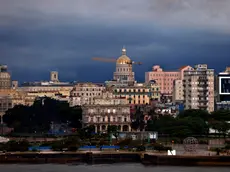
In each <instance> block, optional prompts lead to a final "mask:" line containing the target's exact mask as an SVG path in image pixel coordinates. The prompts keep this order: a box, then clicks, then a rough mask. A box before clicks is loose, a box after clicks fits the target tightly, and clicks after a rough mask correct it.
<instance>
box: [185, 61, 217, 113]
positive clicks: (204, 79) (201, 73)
mask: <svg viewBox="0 0 230 172" xmlns="http://www.w3.org/2000/svg"><path fill="white" fill-rule="evenodd" d="M183 88H184V102H185V109H202V110H207V111H208V112H213V111H214V69H208V67H207V65H206V64H199V65H196V66H195V68H194V69H190V70H186V71H184V79H183Z"/></svg>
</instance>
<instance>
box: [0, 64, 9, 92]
mask: <svg viewBox="0 0 230 172" xmlns="http://www.w3.org/2000/svg"><path fill="white" fill-rule="evenodd" d="M10 88H11V76H10V73H9V72H8V70H7V66H6V65H0V89H10Z"/></svg>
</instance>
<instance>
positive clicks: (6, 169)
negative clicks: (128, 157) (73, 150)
mask: <svg viewBox="0 0 230 172" xmlns="http://www.w3.org/2000/svg"><path fill="white" fill-rule="evenodd" d="M0 171H1V172H15V171H18V172H218V171H221V172H229V171H230V169H229V168H228V167H171V166H156V167H154V166H151V167H150V166H148V167H146V166H143V165H141V164H116V165H92V166H91V165H76V166H75V165H52V164H48V165H0Z"/></svg>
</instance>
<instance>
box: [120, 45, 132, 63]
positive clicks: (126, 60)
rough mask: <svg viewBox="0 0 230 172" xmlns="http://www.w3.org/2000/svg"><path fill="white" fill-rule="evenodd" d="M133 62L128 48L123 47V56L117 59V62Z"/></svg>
mask: <svg viewBox="0 0 230 172" xmlns="http://www.w3.org/2000/svg"><path fill="white" fill-rule="evenodd" d="M128 63H131V60H130V58H129V57H128V56H127V55H126V49H125V48H122V56H120V57H119V58H118V59H117V64H128Z"/></svg>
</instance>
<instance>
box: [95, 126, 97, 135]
mask: <svg viewBox="0 0 230 172" xmlns="http://www.w3.org/2000/svg"><path fill="white" fill-rule="evenodd" d="M94 128H95V133H97V125H94Z"/></svg>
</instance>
